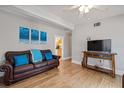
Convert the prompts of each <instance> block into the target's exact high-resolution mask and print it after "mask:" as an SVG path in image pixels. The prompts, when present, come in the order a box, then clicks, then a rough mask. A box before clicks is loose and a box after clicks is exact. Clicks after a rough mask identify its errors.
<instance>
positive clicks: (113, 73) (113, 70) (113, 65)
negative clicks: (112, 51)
mask: <svg viewBox="0 0 124 93" xmlns="http://www.w3.org/2000/svg"><path fill="white" fill-rule="evenodd" d="M112 77H115V56H114V55H112Z"/></svg>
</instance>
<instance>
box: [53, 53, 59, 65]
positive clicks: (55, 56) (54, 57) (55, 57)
mask: <svg viewBox="0 0 124 93" xmlns="http://www.w3.org/2000/svg"><path fill="white" fill-rule="evenodd" d="M53 59H56V60H57V65H58V66H59V59H60V56H57V55H53Z"/></svg>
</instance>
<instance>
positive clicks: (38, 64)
mask: <svg viewBox="0 0 124 93" xmlns="http://www.w3.org/2000/svg"><path fill="white" fill-rule="evenodd" d="M47 64H48V63H47V62H46V61H43V62H40V63H35V64H34V66H35V68H40V67H43V66H46V65H47Z"/></svg>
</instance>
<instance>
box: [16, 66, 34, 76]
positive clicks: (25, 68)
mask: <svg viewBox="0 0 124 93" xmlns="http://www.w3.org/2000/svg"><path fill="white" fill-rule="evenodd" d="M32 69H34V66H33V64H27V65H23V66H19V67H15V68H14V74H20V73H24V72H26V71H30V70H32Z"/></svg>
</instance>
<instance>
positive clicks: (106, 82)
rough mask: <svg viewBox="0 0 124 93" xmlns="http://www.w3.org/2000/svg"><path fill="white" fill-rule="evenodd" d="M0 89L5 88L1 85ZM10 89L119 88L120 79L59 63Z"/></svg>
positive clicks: (68, 63)
mask: <svg viewBox="0 0 124 93" xmlns="http://www.w3.org/2000/svg"><path fill="white" fill-rule="evenodd" d="M1 87H7V86H3V85H1ZM8 87H10V88H32V87H33V88H81V87H83V88H92V87H93V88H97V87H98V88H103V87H105V88H119V87H121V77H120V76H116V78H112V77H111V76H109V75H108V74H105V73H101V72H97V71H94V70H90V69H86V68H82V67H81V66H80V65H77V64H73V63H71V60H67V61H63V62H61V64H60V66H59V67H58V68H55V69H52V70H50V71H47V72H44V73H41V74H38V75H36V76H33V77H31V78H27V79H25V80H22V81H19V82H17V83H15V84H13V85H10V86H8Z"/></svg>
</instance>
